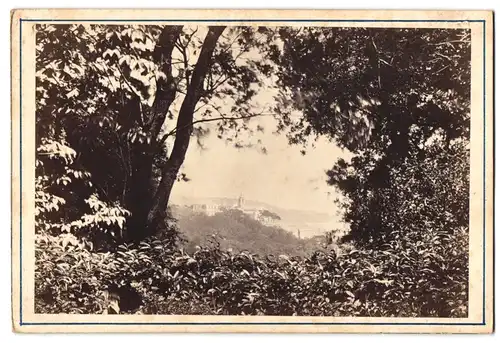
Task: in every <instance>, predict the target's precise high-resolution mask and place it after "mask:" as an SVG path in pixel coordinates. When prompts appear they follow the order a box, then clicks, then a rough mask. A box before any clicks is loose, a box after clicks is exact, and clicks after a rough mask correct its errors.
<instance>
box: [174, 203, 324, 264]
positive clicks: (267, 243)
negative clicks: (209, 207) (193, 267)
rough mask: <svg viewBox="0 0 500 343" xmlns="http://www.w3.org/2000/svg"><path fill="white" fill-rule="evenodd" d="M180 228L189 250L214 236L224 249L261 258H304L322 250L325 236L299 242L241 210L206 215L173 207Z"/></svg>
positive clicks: (208, 241)
mask: <svg viewBox="0 0 500 343" xmlns="http://www.w3.org/2000/svg"><path fill="white" fill-rule="evenodd" d="M172 211H173V212H174V215H175V216H176V217H177V219H178V222H177V224H178V226H179V229H180V231H181V232H182V234H183V235H184V237H185V238H186V239H187V243H186V245H185V248H186V250H188V251H190V252H192V251H195V250H196V246H197V245H199V246H202V245H207V244H209V243H210V241H211V240H212V239H213V237H214V236H215V237H216V238H217V241H218V242H219V243H220V244H221V247H222V249H229V248H231V249H233V250H235V251H243V250H248V251H250V252H252V253H257V254H259V255H268V254H275V255H276V254H287V255H301V256H304V255H306V254H307V253H308V252H311V251H314V250H317V249H320V248H321V244H322V243H323V242H324V239H323V238H322V237H316V238H315V239H305V240H304V239H299V238H297V237H296V236H295V235H293V234H292V233H291V232H287V231H285V230H283V229H281V228H278V227H269V226H265V225H263V224H262V223H260V222H259V221H257V220H254V219H252V218H251V217H250V216H248V215H246V214H244V213H243V212H241V211H239V210H228V211H224V212H221V213H217V214H215V215H214V216H207V215H205V214H203V213H194V212H192V211H190V210H189V209H188V208H187V207H183V206H181V207H173V208H172Z"/></svg>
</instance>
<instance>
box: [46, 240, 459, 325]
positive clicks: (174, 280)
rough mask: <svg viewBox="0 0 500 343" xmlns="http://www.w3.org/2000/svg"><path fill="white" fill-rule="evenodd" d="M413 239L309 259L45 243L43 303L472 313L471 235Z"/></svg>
mask: <svg viewBox="0 0 500 343" xmlns="http://www.w3.org/2000/svg"><path fill="white" fill-rule="evenodd" d="M412 238H413V237H411V236H410V237H408V238H407V239H406V240H404V241H401V240H400V237H394V239H393V241H391V243H388V244H387V245H386V247H384V249H383V250H371V249H369V250H355V249H352V248H350V249H346V251H345V252H343V254H341V255H337V254H335V253H334V252H317V253H315V254H312V255H311V256H309V257H308V258H299V257H288V256H286V255H281V256H267V257H262V256H261V257H259V256H258V255H255V254H251V253H245V252H241V253H232V252H229V251H224V250H222V249H220V247H219V246H218V244H217V242H216V241H214V243H213V244H212V245H211V246H209V247H207V248H199V249H198V250H197V251H196V252H194V253H193V254H187V253H185V252H183V251H182V250H177V249H167V248H165V242H162V241H160V240H156V241H149V240H148V241H145V242H143V243H141V244H140V245H139V246H138V247H135V248H132V247H127V246H120V247H119V249H118V251H117V252H115V253H93V252H89V251H88V250H87V249H84V248H81V247H78V246H73V245H71V244H69V245H67V246H66V247H63V246H58V245H56V244H54V243H53V242H42V243H40V245H39V247H38V249H39V251H38V252H37V254H40V255H39V256H38V258H37V261H38V266H39V269H38V272H37V273H39V274H38V275H37V276H38V279H39V280H40V281H41V282H43V284H39V285H38V287H37V297H36V299H37V301H36V307H37V311H41V312H49V313H61V312H64V313H112V312H115V313H116V312H119V313H150V314H226V315H227V314H236V315H240V314H248V315H252V314H253V315H256V314H266V315H289V316H292V315H306V316H307V315H334V316H402V317H408V316H410V317H415V316H418V317H422V316H440V317H450V316H451V317H463V316H466V315H467V283H466V279H467V277H466V275H464V274H463V273H462V261H463V258H464V256H463V251H464V247H466V246H467V237H466V233H464V232H461V233H460V235H456V236H451V235H449V234H444V233H441V234H439V235H437V236H432V235H430V236H429V237H426V240H425V245H424V243H422V244H419V245H415V244H412V241H411V239H412ZM422 242H423V241H422ZM450 250H451V252H450ZM457 252H462V255H461V254H459V253H457ZM110 295H112V296H110Z"/></svg>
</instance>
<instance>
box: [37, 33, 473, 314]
mask: <svg viewBox="0 0 500 343" xmlns="http://www.w3.org/2000/svg"><path fill="white" fill-rule="evenodd" d="M36 41H37V60H36V63H37V64H36V68H37V73H36V133H37V136H36V149H37V162H36V180H35V185H36V196H35V200H36V218H35V219H36V228H35V229H36V242H35V243H36V246H35V248H36V250H35V253H36V268H35V307H36V311H37V312H42V313H155V314H169V313H176V314H266V315H335V316H441V317H450V316H451V317H464V316H467V310H468V303H467V301H468V220H469V218H468V211H469V205H468V192H469V179H468V178H469V176H468V175H469V173H468V168H469V151H468V149H469V147H468V142H469V137H468V135H469V106H470V104H469V97H470V89H469V87H468V85H469V78H470V70H469V63H468V61H469V60H470V34H469V32H468V31H467V30H442V29H433V30H423V29H366V28H334V29H332V28H314V27H311V28H286V29H285V28H263V27H260V28H250V27H232V28H225V27H208V28H195V27H180V26H179V27H177V26H155V25H148V26H144V25H137V26H128V25H127V26H119V25H88V26H83V25H39V26H37V37H36ZM252 56H253V57H252ZM255 56H259V57H255ZM269 84H273V85H272V87H275V88H277V89H278V91H279V96H277V98H276V99H275V100H276V104H275V106H274V108H273V114H274V115H275V117H276V119H277V120H278V128H279V131H280V132H284V133H285V134H286V135H287V136H288V138H289V141H290V144H303V145H304V151H303V153H307V145H308V143H309V141H310V139H309V138H311V137H312V138H315V137H318V136H326V137H328V138H329V139H331V140H332V141H334V142H335V143H336V144H337V145H338V146H340V147H342V148H345V149H347V150H348V151H349V152H350V153H351V158H350V159H345V160H344V159H341V160H338V161H335V162H334V161H332V162H334V163H335V164H334V166H333V168H332V169H331V170H330V171H328V177H329V183H330V184H331V185H333V186H335V187H336V188H337V189H338V190H339V191H340V192H341V193H342V195H343V198H342V199H340V200H339V201H340V204H341V206H342V207H343V208H344V210H345V220H346V222H348V223H349V224H350V226H351V232H350V234H349V235H348V236H347V237H346V238H345V241H346V242H344V243H343V244H341V245H340V246H338V247H337V248H336V249H335V250H332V249H331V248H332V247H326V248H321V249H318V251H315V252H311V253H309V252H307V251H302V252H301V254H298V253H296V252H294V250H293V249H292V248H291V246H290V245H291V243H293V241H294V240H297V239H296V238H295V237H293V236H292V235H291V234H288V233H285V232H283V231H281V230H278V229H271V228H269V230H267V231H263V230H262V228H261V227H259V226H258V225H257V222H255V221H252V220H250V219H249V218H246V217H245V216H241V213H238V212H231V213H226V214H221V215H216V216H214V217H211V218H207V217H193V218H192V221H191V222H189V223H187V222H185V223H182V225H185V226H186V227H185V228H184V229H186V230H185V232H192V231H193V230H196V229H197V226H202V227H203V228H202V229H199V232H202V231H203V230H206V231H210V232H213V233H214V234H215V233H219V232H221V231H225V232H226V233H230V235H228V236H232V237H238V239H237V240H236V241H234V242H229V243H230V244H228V245H226V244H227V243H228V242H225V243H224V242H223V241H222V243H221V242H219V241H218V240H217V238H216V239H215V240H213V241H210V242H209V243H208V246H207V243H205V242H201V241H200V242H196V240H193V237H194V236H193V235H191V237H189V235H188V237H187V238H188V240H189V239H191V242H188V244H190V245H188V247H189V249H187V251H184V250H183V249H182V248H179V244H178V240H179V238H180V237H179V232H178V228H177V227H176V226H175V225H174V223H173V222H172V221H171V220H170V219H169V218H168V216H167V213H166V209H167V205H168V203H169V197H170V192H171V189H172V187H173V185H174V183H175V182H176V181H178V180H188V176H186V175H184V174H183V173H182V171H181V167H182V164H183V161H184V157H185V155H186V153H187V151H188V146H189V143H190V141H191V140H197V141H199V140H201V139H202V138H203V136H204V135H206V134H207V131H206V129H205V128H204V126H203V125H202V124H203V123H205V122H209V121H215V122H217V125H218V126H217V127H218V129H217V135H218V136H219V137H220V138H223V139H227V140H228V141H230V142H232V143H233V144H234V145H235V146H241V144H242V143H241V141H240V140H241V133H242V132H243V131H251V130H252V127H251V125H250V121H249V120H250V118H252V117H254V116H258V115H261V114H262V110H263V108H262V107H259V106H258V105H257V104H256V103H255V102H254V100H255V99H254V97H255V95H256V94H257V93H258V91H259V90H262V89H265V87H269ZM225 111H227V112H229V113H225ZM245 144H246V143H245ZM222 215H226V216H227V215H229V216H232V224H231V225H230V226H226V225H225V223H224V224H223V223H222V222H221V221H219V220H220V219H221V217H220V216H222ZM267 215H269V216H271V217H273V215H274V214H273V213H267ZM181 229H182V228H181ZM273 230H274V231H273ZM242 231H243V232H242ZM243 239H244V240H247V241H249V242H251V243H254V244H255V246H253V247H252V250H253V251H251V252H241V251H240V250H243V249H244V247H243V246H237V241H238V240H243ZM262 240H269V241H272V243H273V245H274V246H275V247H276V246H280V247H278V248H277V249H276V250H280V249H281V250H283V252H285V253H287V255H293V256H287V255H283V256H280V254H281V252H278V253H277V252H276V251H271V250H270V249H268V247H269V245H267V246H265V248H263V246H264V245H261V244H259V241H262ZM297 241H298V240H297ZM247 243H248V242H247ZM326 243H330V242H329V241H328V239H326ZM221 244H222V245H221ZM298 244H301V243H300V242H298ZM229 247H232V248H236V249H235V252H233V251H228V250H227V248H229ZM301 248H302V249H303V250H304V249H305V247H302V246H301ZM249 250H250V249H249ZM256 253H260V254H256ZM270 253H273V254H274V255H269V254H270ZM296 255H301V256H300V257H299V256H296Z"/></svg>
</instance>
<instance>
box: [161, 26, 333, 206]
mask: <svg viewBox="0 0 500 343" xmlns="http://www.w3.org/2000/svg"><path fill="white" fill-rule="evenodd" d="M205 34H206V28H204V27H199V30H198V32H197V34H196V35H197V36H200V38H202V37H203V36H204V35H205ZM226 39H230V37H229V38H226ZM233 53H234V54H237V53H238V50H236V51H233ZM189 56H190V62H191V60H192V63H195V62H196V60H197V58H198V56H199V54H190V55H189ZM174 57H178V56H174ZM244 57H245V58H247V59H257V60H258V59H260V58H261V57H260V55H259V53H258V52H256V51H251V52H249V53H247V54H245V55H244ZM173 72H174V75H175V73H176V72H177V71H176V70H175V68H174V71H173ZM263 81H264V85H263V86H262V87H260V88H259V89H258V90H257V96H256V97H255V98H254V100H253V106H254V108H255V109H256V110H257V112H258V111H259V110H262V111H268V110H269V109H270V108H272V104H273V102H274V96H275V95H276V94H277V89H276V86H275V85H276V80H273V79H272V78H268V79H266V80H263ZM181 100H182V98H180V99H179V101H177V102H176V104H174V107H175V106H177V107H179V105H180V101H181ZM218 105H220V106H222V108H223V112H225V113H226V115H229V114H230V110H229V109H230V108H231V104H228V103H219V104H218ZM270 105H271V106H270ZM228 113H229V114H228ZM268 115H269V113H268ZM299 115H300V114H299ZM195 120H196V118H195ZM169 124H170V125H172V124H173V122H171V123H169ZM169 124H167V125H169ZM257 124H259V125H261V126H263V127H264V128H265V131H264V132H263V133H262V132H259V134H258V137H257V136H256V135H254V136H252V137H251V138H252V140H253V141H256V140H257V139H260V140H261V141H262V145H263V146H265V148H266V149H267V154H263V153H262V152H261V151H259V149H257V148H245V149H236V148H234V147H233V145H232V144H227V143H226V142H225V141H224V140H220V139H218V138H217V135H216V134H215V133H212V134H210V135H209V136H208V137H205V138H204V139H203V144H204V147H205V148H204V149H200V147H199V146H198V145H197V144H196V141H195V140H192V142H191V144H190V146H189V150H188V152H187V155H186V159H185V162H184V166H183V169H182V172H184V173H186V175H187V177H188V178H189V179H190V181H189V182H177V183H176V184H175V185H174V189H173V192H172V195H171V200H172V201H173V202H174V203H175V200H176V198H177V199H179V197H182V196H187V197H229V198H237V197H238V196H239V195H240V194H243V196H244V197H245V198H246V199H249V200H257V201H262V202H266V203H268V204H270V205H275V206H278V207H283V208H290V209H308V210H316V211H321V212H327V213H332V214H334V213H335V212H336V211H337V208H336V206H335V205H334V203H333V200H334V199H335V198H336V196H335V190H334V188H333V187H331V186H328V185H327V184H326V182H325V180H326V174H325V171H326V170H327V169H330V168H331V167H332V166H333V164H334V162H335V161H336V159H337V158H338V157H339V156H341V154H342V151H341V150H340V149H339V148H338V147H336V146H335V145H334V144H333V143H329V142H327V141H326V140H321V141H319V142H317V144H316V148H315V149H308V150H307V154H306V155H305V156H303V155H302V154H301V153H300V150H301V147H299V146H289V145H288V140H287V138H286V137H285V136H284V135H275V134H273V132H274V131H275V128H276V124H275V122H274V119H273V118H272V116H268V117H256V118H252V119H251V126H253V127H255V126H256V125H257ZM205 127H207V126H205ZM211 127H212V128H215V126H214V125H213V124H212V126H211ZM170 129H171V128H170ZM167 143H168V144H171V143H172V142H168V141H167ZM243 143H245V142H244V141H243ZM329 192H330V193H332V195H330V196H329V195H328V193H329Z"/></svg>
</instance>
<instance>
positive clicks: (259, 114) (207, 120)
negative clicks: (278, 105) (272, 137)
mask: <svg viewBox="0 0 500 343" xmlns="http://www.w3.org/2000/svg"><path fill="white" fill-rule="evenodd" d="M265 115H268V114H263V113H258V114H251V115H248V116H244V117H224V116H221V117H216V118H206V119H199V120H195V121H193V122H192V123H191V124H190V125H195V124H199V123H207V122H212V121H226V120H228V121H235V120H243V119H250V118H254V117H262V116H265ZM269 115H270V114H269ZM176 131H177V128H174V129H172V130H170V131H169V132H168V133H166V134H165V135H164V136H163V137H162V138H161V140H160V141H159V144H158V146H160V147H161V146H163V144H164V143H165V141H166V140H167V138H168V137H171V136H173V135H174V134H175V133H176Z"/></svg>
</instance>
